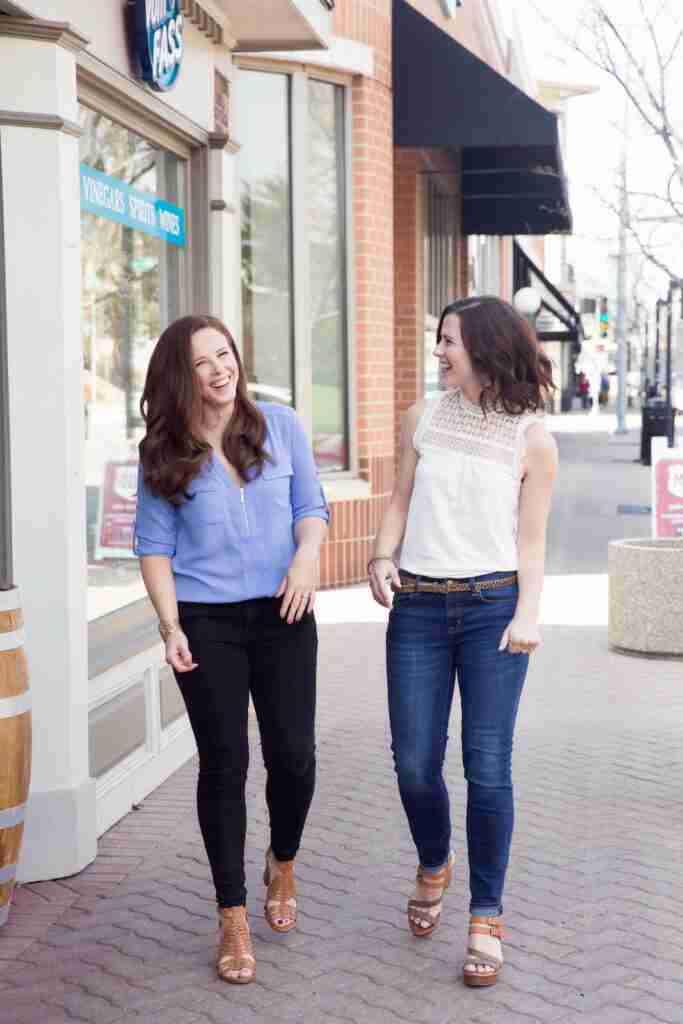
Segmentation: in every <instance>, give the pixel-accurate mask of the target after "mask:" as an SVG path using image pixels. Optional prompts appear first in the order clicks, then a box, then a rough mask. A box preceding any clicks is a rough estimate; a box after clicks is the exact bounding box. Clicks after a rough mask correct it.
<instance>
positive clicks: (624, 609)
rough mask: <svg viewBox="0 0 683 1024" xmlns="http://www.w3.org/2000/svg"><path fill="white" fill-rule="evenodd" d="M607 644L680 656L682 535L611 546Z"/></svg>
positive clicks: (682, 647) (682, 639) (682, 645)
mask: <svg viewBox="0 0 683 1024" xmlns="http://www.w3.org/2000/svg"><path fill="white" fill-rule="evenodd" d="M608 571H609V643H610V647H612V648H614V649H615V650H617V651H624V652H626V653H628V652H634V653H636V654H653V655H655V654H658V655H664V656H669V657H671V656H673V657H676V656H678V657H683V537H676V538H662V539H660V540H647V539H643V540H640V539H637V540H615V541H612V542H611V543H610V545H609V555H608Z"/></svg>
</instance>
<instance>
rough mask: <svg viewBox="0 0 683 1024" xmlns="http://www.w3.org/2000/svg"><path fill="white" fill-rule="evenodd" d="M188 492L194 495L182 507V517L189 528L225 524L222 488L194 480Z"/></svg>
mask: <svg viewBox="0 0 683 1024" xmlns="http://www.w3.org/2000/svg"><path fill="white" fill-rule="evenodd" d="M187 490H188V494H192V495H194V497H193V498H191V499H190V500H189V501H185V502H183V504H182V506H181V516H182V518H183V519H184V521H185V524H186V525H187V526H189V527H192V526H199V525H205V526H206V525H209V524H210V523H224V522H225V495H224V492H223V490H222V489H221V488H220V487H216V485H215V484H214V483H213V482H210V481H208V480H193V481H192V483H191V484H190V485H189V487H188V489H187Z"/></svg>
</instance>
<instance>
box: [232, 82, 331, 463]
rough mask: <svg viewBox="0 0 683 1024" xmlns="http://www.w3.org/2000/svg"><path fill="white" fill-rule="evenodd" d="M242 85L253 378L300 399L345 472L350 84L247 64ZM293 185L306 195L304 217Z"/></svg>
mask: <svg viewBox="0 0 683 1024" xmlns="http://www.w3.org/2000/svg"><path fill="white" fill-rule="evenodd" d="M299 75H300V76H301V73H299ZM236 92H237V103H236V106H237V111H236V114H237V117H236V122H237V125H238V138H239V143H240V152H239V176H240V189H241V194H240V201H241V216H242V344H243V355H244V363H245V368H246V371H247V375H248V379H249V385H250V389H251V392H252V394H253V395H254V396H255V397H256V398H258V399H262V400H266V401H278V402H285V403H287V404H290V405H297V404H300V405H301V406H302V409H301V410H300V411H301V412H302V415H303V416H304V420H305V422H306V426H307V427H308V429H309V431H310V433H311V437H312V442H313V451H314V455H315V460H316V463H317V465H318V468H319V469H320V470H321V471H324V472H339V471H340V470H345V469H348V468H349V465H350V451H349V449H350V444H349V429H348V352H347V337H348V325H347V282H346V244H347V239H346V230H345V229H346V208H347V207H346V204H347V200H346V194H345V191H346V189H345V186H346V161H345V145H346V140H345V134H344V122H345V112H344V97H345V89H344V87H343V86H340V85H336V84H334V83H331V82H324V81H318V80H315V79H308V78H305V76H302V77H300V80H299V82H298V83H297V87H296V88H294V87H293V85H292V77H291V76H290V75H287V74H281V73H279V72H267V71H255V70H250V69H241V70H240V72H239V81H238V88H237V90H236ZM292 140H299V141H298V142H297V141H292ZM297 145H301V146H302V149H303V150H304V151H305V155H302V153H300V152H299V150H298V149H296V148H295V149H294V150H293V151H292V147H293V146H294V147H296V146H297ZM297 157H298V159H297ZM292 168H295V170H294V172H292ZM293 174H295V175H296V177H293ZM293 192H294V193H295V194H296V195H297V196H302V197H304V201H305V207H306V216H305V217H304V216H301V217H299V218H298V220H297V223H296V224H294V223H293V220H292V202H291V196H292V193H293ZM295 281H296V282H301V281H306V282H307V287H300V288H299V289H298V290H297V289H296V288H295V287H294V282H295ZM304 292H307V295H306V296H305V297H304V296H303V293H304ZM304 304H305V306H304ZM295 313H296V316H295ZM302 323H305V324H306V329H305V330H304V329H302V328H299V329H298V330H297V329H296V328H295V324H302ZM295 364H296V367H297V370H298V371H299V373H298V376H297V379H296V381H295V379H294V377H295V375H294V366H295ZM304 410H305V411H304Z"/></svg>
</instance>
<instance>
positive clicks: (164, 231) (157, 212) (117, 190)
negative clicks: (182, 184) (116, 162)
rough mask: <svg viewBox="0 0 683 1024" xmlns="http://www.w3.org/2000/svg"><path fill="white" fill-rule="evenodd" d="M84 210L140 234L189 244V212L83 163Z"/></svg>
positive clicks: (82, 197)
mask: <svg viewBox="0 0 683 1024" xmlns="http://www.w3.org/2000/svg"><path fill="white" fill-rule="evenodd" d="M80 174H81V209H82V210H87V211H88V212H89V213H95V214H97V215H98V216H99V217H106V218H107V219H108V220H115V221H117V223H119V224H125V226H126V227H128V228H135V230H136V231H144V232H145V234H148V235H154V236H155V237H156V238H163V240H164V241H165V242H169V243H170V244H171V245H177V246H181V247H183V246H184V245H185V211H184V210H183V209H181V207H179V206H173V204H172V203H167V202H166V201H165V200H164V199H157V198H156V196H154V195H153V194H152V193H151V192H141V191H139V189H136V188H131V186H130V185H128V184H127V183H126V182H125V181H121V180H120V178H112V177H110V176H109V175H108V174H102V172H101V171H96V170H94V169H93V168H92V167H88V165H87V164H81V170H80Z"/></svg>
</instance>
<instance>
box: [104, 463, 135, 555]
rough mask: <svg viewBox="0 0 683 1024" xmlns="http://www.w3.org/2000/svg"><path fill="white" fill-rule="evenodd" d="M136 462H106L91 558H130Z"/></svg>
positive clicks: (133, 523) (133, 519) (131, 551)
mask: <svg viewBox="0 0 683 1024" xmlns="http://www.w3.org/2000/svg"><path fill="white" fill-rule="evenodd" d="M137 485H138V464H137V462H134V461H133V460H130V461H128V462H107V463H106V464H105V467H104V481H103V483H102V490H101V492H100V516H99V524H98V531H97V548H96V553H95V558H96V559H97V561H100V560H101V559H103V558H134V557H135V555H134V554H133V528H134V525H135V509H136V506H137Z"/></svg>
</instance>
